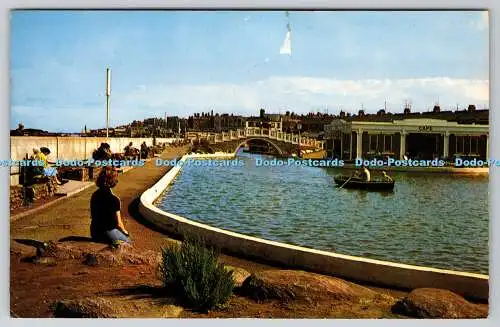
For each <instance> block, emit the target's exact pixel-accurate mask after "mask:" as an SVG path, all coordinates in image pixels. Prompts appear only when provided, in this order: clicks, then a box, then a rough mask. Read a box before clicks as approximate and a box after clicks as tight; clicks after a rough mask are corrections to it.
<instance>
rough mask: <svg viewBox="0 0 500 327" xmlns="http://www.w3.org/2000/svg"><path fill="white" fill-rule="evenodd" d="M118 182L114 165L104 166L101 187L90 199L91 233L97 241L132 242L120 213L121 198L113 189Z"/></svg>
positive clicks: (101, 174)
mask: <svg viewBox="0 0 500 327" xmlns="http://www.w3.org/2000/svg"><path fill="white" fill-rule="evenodd" d="M117 183H118V180H117V172H116V170H115V169H114V168H113V167H103V169H102V170H101V173H100V174H99V176H98V177H97V180H96V184H97V186H98V187H99V189H98V190H97V191H95V192H94V194H92V197H91V199H90V214H91V216H92V221H91V223H90V235H91V236H92V239H93V240H95V241H97V242H106V243H115V242H116V241H124V242H127V243H130V239H129V233H128V232H127V230H126V229H125V226H124V225H123V221H122V218H121V215H120V209H121V203H120V199H119V198H118V197H117V196H116V195H115V194H113V192H112V191H111V189H112V188H113V187H115V186H116V184H117Z"/></svg>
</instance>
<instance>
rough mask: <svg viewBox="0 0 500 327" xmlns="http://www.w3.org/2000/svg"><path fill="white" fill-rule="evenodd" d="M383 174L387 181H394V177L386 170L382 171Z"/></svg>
mask: <svg viewBox="0 0 500 327" xmlns="http://www.w3.org/2000/svg"><path fill="white" fill-rule="evenodd" d="M382 175H384V179H385V180H386V181H387V182H392V181H393V180H392V177H391V176H389V175H387V173H386V172H385V171H382Z"/></svg>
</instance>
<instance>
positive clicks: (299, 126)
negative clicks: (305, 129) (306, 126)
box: [297, 123, 302, 158]
mask: <svg viewBox="0 0 500 327" xmlns="http://www.w3.org/2000/svg"><path fill="white" fill-rule="evenodd" d="M297 129H298V130H299V153H298V154H297V155H298V156H299V158H300V130H301V129H302V124H301V123H298V124H297Z"/></svg>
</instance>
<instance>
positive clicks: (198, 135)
mask: <svg viewBox="0 0 500 327" xmlns="http://www.w3.org/2000/svg"><path fill="white" fill-rule="evenodd" d="M252 136H259V137H266V138H270V139H275V140H278V141H282V142H286V143H291V144H297V145H298V144H299V143H300V146H308V147H315V148H318V149H319V148H321V149H322V148H323V144H324V141H319V140H316V139H314V138H310V137H303V136H300V135H298V134H292V133H285V132H283V131H280V130H276V129H269V128H261V127H249V128H246V129H237V130H231V131H229V132H221V133H209V132H188V133H187V138H188V139H190V140H195V139H206V140H208V141H209V142H210V143H219V142H226V141H233V140H238V139H244V138H247V137H252Z"/></svg>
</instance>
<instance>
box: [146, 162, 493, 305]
mask: <svg viewBox="0 0 500 327" xmlns="http://www.w3.org/2000/svg"><path fill="white" fill-rule="evenodd" d="M220 156H221V155H213V156H212V157H220ZM233 156H234V154H230V155H227V157H233ZM196 157H197V156H193V155H185V156H183V157H182V159H181V160H184V161H185V160H187V159H190V158H196ZM203 157H205V158H207V157H210V155H204V156H203ZM180 170H181V167H179V166H176V167H173V168H172V169H171V170H170V171H169V172H168V173H167V174H165V176H163V177H162V178H161V179H160V181H158V182H157V183H156V184H155V185H153V186H152V187H151V188H149V189H148V190H146V191H145V192H144V193H143V194H142V195H141V198H140V204H139V211H140V213H141V214H142V215H143V216H144V217H145V218H146V219H148V220H149V221H150V222H151V223H153V224H154V225H156V226H157V227H159V228H160V229H162V230H164V231H165V232H169V233H174V234H178V235H184V234H195V235H199V236H201V237H203V238H204V239H205V240H206V241H207V243H209V244H211V245H213V246H217V247H219V248H221V249H222V250H226V251H229V252H232V253H235V254H241V255H244V256H250V257H255V258H261V259H264V260H267V261H273V262H275V263H279V264H284V265H286V266H289V267H295V268H302V269H307V270H312V271H315V272H319V273H324V274H329V275H334V276H338V277H341V278H346V279H350V280H354V281H360V282H368V283H374V284H376V285H380V286H387V287H393V288H404V289H415V288H421V287H434V288H442V289H448V290H451V291H453V292H455V293H457V294H461V295H463V296H469V297H473V298H477V299H481V300H487V299H488V289H489V288H488V276H487V275H481V274H472V273H464V272H457V271H450V270H443V269H435V268H429V267H420V266H412V265H406V264H399V263H393V262H387V261H381V260H373V259H367V258H361V257H354V256H348V255H342V254H337V253H333V252H327V251H319V250H314V249H309V248H304V247H299V246H294V245H289V244H284V243H278V242H274V241H268V240H264V239H260V238H256V237H251V236H247V235H243V234H239V233H234V232H230V231H226V230H222V229H219V228H215V227H212V226H208V225H205V224H201V223H198V222H194V221H191V220H189V219H186V218H184V217H181V216H178V215H175V214H172V213H169V212H165V211H162V210H160V209H158V208H157V207H156V206H154V205H153V202H154V201H155V200H156V199H157V198H158V197H159V196H160V195H161V194H162V193H163V191H164V190H165V189H166V188H167V187H168V186H169V184H170V183H171V182H172V181H173V179H174V178H175V176H176V175H177V174H178V173H179V171H180Z"/></svg>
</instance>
